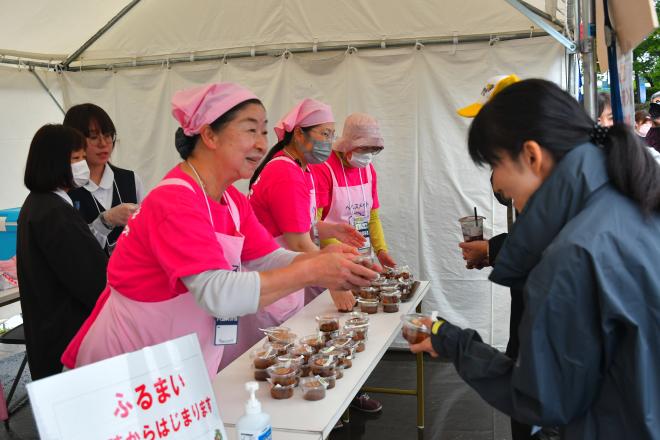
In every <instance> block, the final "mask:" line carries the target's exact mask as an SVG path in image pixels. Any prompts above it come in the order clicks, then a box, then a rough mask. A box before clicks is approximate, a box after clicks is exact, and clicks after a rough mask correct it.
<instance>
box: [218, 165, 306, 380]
mask: <svg viewBox="0 0 660 440" xmlns="http://www.w3.org/2000/svg"><path fill="white" fill-rule="evenodd" d="M276 160H286V161H289V162H291V164H293V165H294V166H295V167H298V165H297V164H296V163H295V162H294V161H293V160H292V159H290V158H288V157H287V156H278V157H276V158H274V159H272V160H271V162H274V161H276ZM301 171H302V170H301ZM310 200H311V201H310V217H311V224H312V227H313V225H314V224H315V223H316V189H315V187H314V180H313V179H312V189H311V191H310ZM275 241H276V242H277V244H279V245H280V246H281V247H283V248H286V243H285V242H284V237H282V236H281V235H280V236H278V237H275ZM304 306H305V290H304V289H301V290H298V291H297V292H293V293H291V294H289V295H287V296H285V297H284V298H281V299H279V300H277V301H275V302H274V303H272V304H270V305H267V306H266V307H264V308H263V309H261V310H259V311H258V312H257V313H254V314H251V315H245V316H241V318H240V319H239V320H238V342H237V343H236V344H234V345H226V346H225V351H224V353H223V355H222V361H221V362H220V369H219V370H218V371H220V370H222V369H223V368H224V367H226V366H227V365H229V364H230V363H231V362H232V361H233V360H234V359H236V358H237V357H239V356H240V355H242V354H243V353H245V352H246V351H247V350H249V349H250V347H252V346H253V345H254V344H256V343H257V341H259V340H260V339H262V338H263V337H264V333H263V332H262V331H260V330H259V329H260V328H262V329H263V328H266V327H272V326H277V325H280V324H282V323H283V322H284V321H286V320H287V319H289V318H290V317H291V316H293V315H295V314H296V313H297V312H298V311H299V310H300V309H302V308H303V307H304Z"/></svg>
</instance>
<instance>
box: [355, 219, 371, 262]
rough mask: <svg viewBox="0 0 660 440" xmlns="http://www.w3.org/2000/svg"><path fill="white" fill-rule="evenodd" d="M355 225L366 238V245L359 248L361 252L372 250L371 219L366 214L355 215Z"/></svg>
mask: <svg viewBox="0 0 660 440" xmlns="http://www.w3.org/2000/svg"><path fill="white" fill-rule="evenodd" d="M351 224H352V225H353V227H354V228H355V229H356V230H357V231H358V232H359V233H360V234H362V236H363V237H364V238H365V242H364V245H362V246H361V247H360V249H358V250H359V251H360V253H362V254H363V253H366V252H370V251H371V239H370V236H369V219H367V218H366V217H364V216H361V215H356V216H353V218H352V220H351Z"/></svg>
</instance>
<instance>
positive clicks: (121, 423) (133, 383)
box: [27, 334, 228, 440]
mask: <svg viewBox="0 0 660 440" xmlns="http://www.w3.org/2000/svg"><path fill="white" fill-rule="evenodd" d="M27 389H28V393H29V396H30V402H31V404H32V411H33V412H34V417H35V419H36V421H37V427H38V429H39V435H40V437H41V438H42V439H44V440H56V439H66V440H78V439H79V440H83V439H86V440H91V439H102V440H159V439H164V438H166V439H172V440H175V439H205V440H206V439H208V440H219V439H221V440H227V438H228V437H227V434H226V432H225V429H224V426H223V424H222V420H221V419H220V415H219V414H218V409H217V408H218V406H217V404H216V401H215V395H214V393H213V389H212V388H211V381H210V380H209V377H208V373H207V370H206V366H205V364H204V358H203V356H202V352H201V350H200V348H199V342H198V340H197V337H196V336H195V335H192V334H191V335H188V336H184V337H182V338H178V339H175V340H172V341H169V342H165V343H163V344H159V345H155V346H153V347H147V348H144V349H142V350H139V351H136V352H133V353H128V354H124V355H120V356H116V357H114V358H111V359H107V360H104V361H101V362H97V363H94V364H91V365H87V366H85V367H81V368H76V369H75V370H71V371H66V372H64V373H61V374H58V375H56V376H52V377H48V378H46V379H42V380H38V381H35V382H32V383H30V384H28V385H27Z"/></svg>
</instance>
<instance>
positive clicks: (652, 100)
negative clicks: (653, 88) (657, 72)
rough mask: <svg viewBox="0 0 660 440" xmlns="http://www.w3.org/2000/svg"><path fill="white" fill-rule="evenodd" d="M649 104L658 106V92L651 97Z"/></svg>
mask: <svg viewBox="0 0 660 440" xmlns="http://www.w3.org/2000/svg"><path fill="white" fill-rule="evenodd" d="M650 101H651V103H655V104H660V91H658V92H655V93H654V94H653V95H651V100H650Z"/></svg>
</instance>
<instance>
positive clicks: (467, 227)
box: [458, 215, 486, 242]
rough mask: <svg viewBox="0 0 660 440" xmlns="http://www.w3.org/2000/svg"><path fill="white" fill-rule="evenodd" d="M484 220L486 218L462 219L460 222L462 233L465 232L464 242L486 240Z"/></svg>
mask: <svg viewBox="0 0 660 440" xmlns="http://www.w3.org/2000/svg"><path fill="white" fill-rule="evenodd" d="M484 220H486V217H482V216H480V215H479V216H476V217H475V216H473V215H469V216H467V217H461V218H459V219H458V222H459V223H460V224H461V231H462V232H463V240H464V241H466V242H468V241H477V240H483V239H484Z"/></svg>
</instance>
